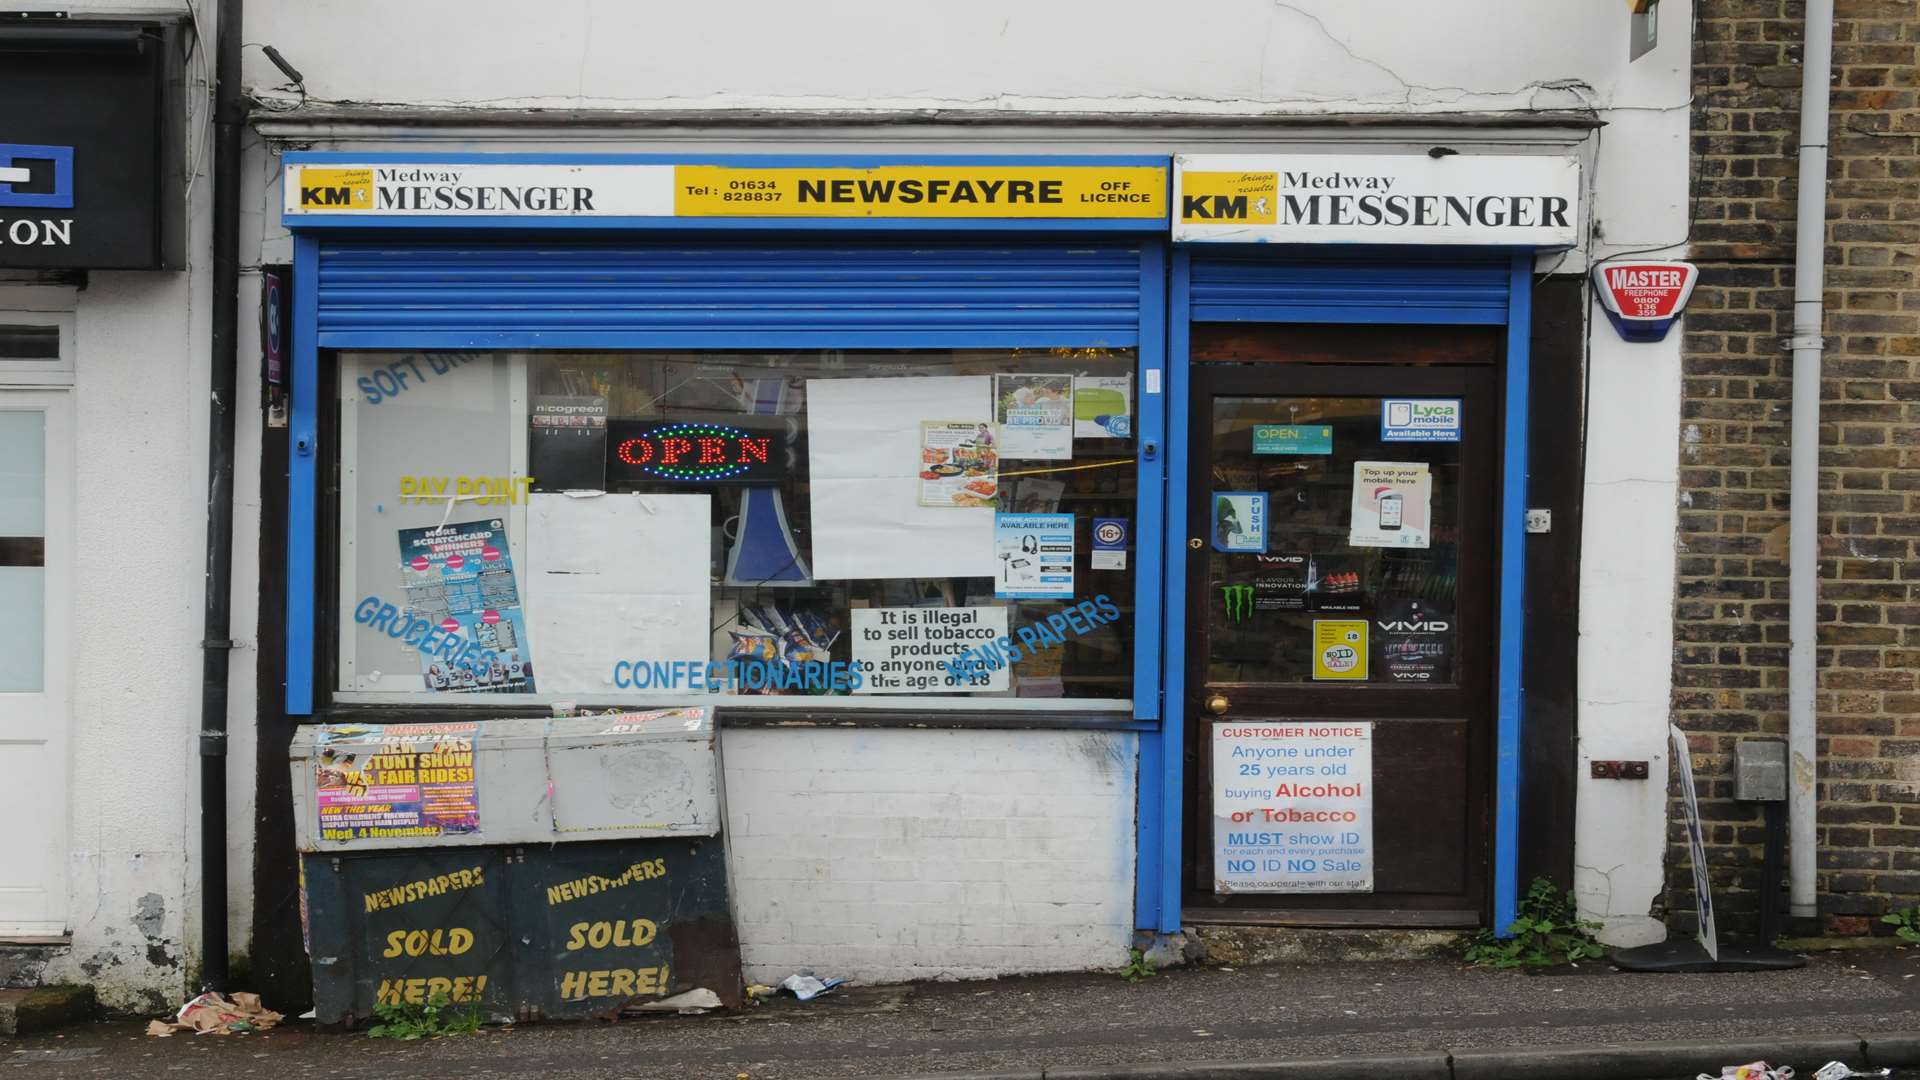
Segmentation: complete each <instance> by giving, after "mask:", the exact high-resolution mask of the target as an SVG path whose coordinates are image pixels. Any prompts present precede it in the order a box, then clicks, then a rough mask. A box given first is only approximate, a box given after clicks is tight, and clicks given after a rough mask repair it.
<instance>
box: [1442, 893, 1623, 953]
mask: <svg viewBox="0 0 1920 1080" xmlns="http://www.w3.org/2000/svg"><path fill="white" fill-rule="evenodd" d="M1598 929H1600V924H1599V923H1597V922H1592V921H1590V920H1586V919H1582V918H1580V916H1579V914H1578V913H1577V911H1576V909H1575V908H1574V904H1573V893H1572V892H1568V893H1566V894H1565V895H1562V894H1561V893H1560V892H1559V891H1557V890H1556V889H1554V887H1553V882H1551V881H1548V880H1547V879H1546V878H1535V879H1533V886H1532V887H1531V888H1529V889H1528V890H1527V895H1526V896H1525V897H1523V898H1522V899H1521V900H1520V917H1519V918H1517V919H1515V920H1513V924H1512V925H1511V926H1509V927H1507V933H1508V935H1509V936H1508V937H1504V938H1500V937H1495V936H1494V934H1493V931H1491V930H1482V931H1480V932H1479V933H1478V934H1476V935H1474V937H1473V940H1472V941H1471V942H1469V943H1468V944H1467V963H1469V964H1474V965H1476V966H1479V967H1491V968H1517V967H1551V966H1553V965H1555V964H1577V963H1579V962H1580V961H1582V960H1598V959H1599V958H1601V957H1603V956H1605V955H1606V954H1607V951H1606V949H1605V948H1603V947H1602V946H1601V944H1600V943H1599V942H1598V941H1595V940H1594V939H1593V932H1594V931H1595V930H1598Z"/></svg>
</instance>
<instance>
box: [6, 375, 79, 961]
mask: <svg viewBox="0 0 1920 1080" xmlns="http://www.w3.org/2000/svg"><path fill="white" fill-rule="evenodd" d="M73 487H74V475H73V402H72V394H71V392H69V391H66V390H37V389H36V390H5V389H0V822H4V823H5V825H4V826H0V937H16V938H17V937H40V936H51V935H58V934H64V933H66V932H67V883H66V869H65V868H66V857H67V797H68V777H69V769H68V761H67V732H68V730H69V728H70V726H71V717H70V716H69V714H68V707H69V701H68V692H69V688H68V664H69V651H70V645H69V641H68V619H69V615H70V610H71V607H72V597H73V499H74V492H73Z"/></svg>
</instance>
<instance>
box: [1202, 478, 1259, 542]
mask: <svg viewBox="0 0 1920 1080" xmlns="http://www.w3.org/2000/svg"><path fill="white" fill-rule="evenodd" d="M1213 550H1215V551H1253V552H1260V553H1265V552H1266V550H1267V493H1266V492H1264V491H1216V492H1214V493H1213Z"/></svg>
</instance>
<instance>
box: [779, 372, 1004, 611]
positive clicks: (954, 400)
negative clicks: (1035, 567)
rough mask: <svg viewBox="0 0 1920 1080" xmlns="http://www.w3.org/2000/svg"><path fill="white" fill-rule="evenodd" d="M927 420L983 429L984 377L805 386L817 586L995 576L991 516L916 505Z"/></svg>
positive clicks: (986, 416) (987, 407)
mask: <svg viewBox="0 0 1920 1080" xmlns="http://www.w3.org/2000/svg"><path fill="white" fill-rule="evenodd" d="M929 420H933V421H942V422H948V423H959V422H973V423H976V424H978V423H991V422H992V421H993V380H992V378H991V377H990V376H986V375H978V376H932V377H928V378H897V379H809V380H807V467H808V470H809V476H810V478H811V487H812V495H811V499H812V510H813V514H812V518H813V576H814V577H815V578H817V579H820V580H837V579H845V578H948V577H992V576H993V571H994V562H995V560H994V557H993V511H992V510H991V509H988V508H972V507H952V506H921V505H920V473H921V472H922V471H923V470H922V469H921V468H920V465H921V460H920V452H921V449H922V444H921V438H922V431H921V426H920V425H921V423H922V422H923V421H929Z"/></svg>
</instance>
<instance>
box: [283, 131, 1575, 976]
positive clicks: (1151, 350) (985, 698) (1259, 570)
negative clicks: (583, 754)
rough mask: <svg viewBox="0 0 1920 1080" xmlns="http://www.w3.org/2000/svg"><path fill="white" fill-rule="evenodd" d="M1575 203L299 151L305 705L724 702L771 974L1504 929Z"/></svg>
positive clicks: (1396, 176) (1038, 172) (291, 691)
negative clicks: (1538, 269)
mask: <svg viewBox="0 0 1920 1080" xmlns="http://www.w3.org/2000/svg"><path fill="white" fill-rule="evenodd" d="M1579 175H1580V173H1579V165H1578V162H1577V161H1575V160H1574V159H1572V158H1567V157H1560V156H1555V155H1551V154H1540V155H1536V156H1517V155H1515V156H1504V157H1489V156H1479V157H1475V156H1472V155H1468V156H1461V157H1452V158H1442V157H1438V156H1435V157H1428V156H1426V155H1424V154H1422V155H1417V156H1415V155H1398V154H1382V155H1375V156H1373V157H1372V158H1371V159H1368V158H1326V157H1319V158H1285V157H1266V158H1246V157H1232V158H1220V159H1210V158H1207V157H1205V156H1201V157H1195V158H1174V159H1171V160H1170V159H1169V158H1168V157H1167V156H1137V157H1044V158H1043V157H1030V158H1010V157H972V158H960V157H953V158H939V157H930V158H922V159H917V160H901V159H892V158H830V159H801V158H780V157H758V158H709V159H698V160H665V159H661V158H656V157H640V156H611V155H607V156H569V155H546V156H533V155H469V156H460V157H454V156H439V157H436V156H432V155H408V156H404V157H402V156H397V155H385V154H370V153H360V154H355V153H301V154H289V155H288V156H287V158H286V163H285V166H284V205H283V220H284V223H285V224H286V225H287V227H288V228H289V229H290V230H291V231H292V232H293V234H294V238H295V239H294V249H293V250H294V260H293V264H292V267H291V295H292V297H293V302H292V320H291V328H292V337H291V340H292V349H291V353H290V377H289V379H290V385H291V410H290V415H289V422H288V429H289V436H290V437H289V468H288V475H289V477H290V484H289V489H288V490H289V499H288V507H287V520H288V532H287V542H286V560H285V569H286V574H287V589H286V604H287V621H286V631H287V637H286V649H285V665H286V672H285V674H286V694H285V702H284V705H285V710H286V713H287V715H288V716H289V717H291V718H295V719H296V720H298V719H304V718H311V719H312V720H313V721H314V722H324V723H382V722H395V723H398V722H418V721H421V720H435V721H444V720H447V719H449V718H458V719H460V720H462V721H467V720H478V721H480V722H481V723H482V724H484V723H485V722H486V720H487V719H489V718H493V717H529V716H544V715H554V714H556V713H565V712H577V711H581V710H587V711H592V712H595V713H598V712H602V711H608V710H613V711H620V710H632V709H639V708H643V707H650V706H672V705H686V704H707V705H713V706H715V707H716V710H717V717H718V723H719V726H720V728H721V729H722V735H721V741H722V743H723V744H724V745H725V746H726V755H725V757H726V761H725V778H724V782H725V785H726V788H727V800H726V805H727V811H726V817H727V821H726V827H727V832H728V834H729V841H728V852H729V858H730V874H731V876H732V878H733V880H734V888H733V895H734V898H735V899H734V904H735V908H736V912H737V916H738V921H739V927H740V935H741V950H742V954H743V957H744V959H745V962H746V965H747V970H748V974H749V977H750V978H751V977H756V976H758V977H762V978H764V977H767V976H770V975H773V974H775V973H776V972H778V973H780V974H784V973H785V971H783V970H782V969H783V968H784V969H785V970H792V969H793V968H794V967H796V966H803V965H805V966H817V965H818V964H819V963H820V962H821V959H820V958H821V957H822V956H823V955H824V956H827V957H843V958H849V959H847V960H845V967H846V969H847V970H852V971H854V972H855V973H856V974H858V975H863V976H866V977H887V976H895V977H898V976H907V977H912V976H915V975H928V974H933V973H937V972H948V973H955V974H968V973H992V972H994V971H995V970H1017V969H1019V968H1021V967H1023V966H1024V967H1026V968H1028V969H1032V968H1035V967H1049V966H1051V967H1074V966H1095V965H1098V964H1102V963H1108V962H1117V961H1118V960H1119V959H1121V958H1123V957H1124V951H1125V949H1126V948H1127V946H1128V945H1129V944H1130V942H1131V940H1132V931H1134V930H1136V929H1139V930H1148V931H1171V930H1174V929H1177V928H1179V927H1180V926H1182V925H1184V924H1187V923H1192V922H1195V921H1202V922H1204V921H1234V922H1279V923H1288V924H1296V925H1362V926H1424V927H1474V926H1482V925H1488V924H1489V923H1492V924H1495V925H1504V924H1505V921H1506V920H1507V918H1508V917H1510V913H1511V912H1512V910H1513V905H1514V900H1515V892H1516V883H1517V882H1518V881H1519V880H1521V874H1522V873H1523V866H1522V863H1523V862H1524V861H1526V858H1527V856H1525V855H1524V854H1523V851H1522V849H1523V848H1524V847H1526V846H1527V845H1528V844H1529V843H1532V841H1530V840H1529V839H1528V837H1529V836H1536V835H1537V836H1538V837H1543V838H1544V839H1539V840H1538V842H1537V843H1535V844H1534V845H1533V846H1534V847H1535V848H1537V849H1538V850H1539V851H1550V849H1551V850H1558V851H1561V852H1563V853H1569V854H1570V849H1571V844H1572V838H1571V835H1570V826H1569V825H1568V824H1567V822H1566V820H1565V819H1564V818H1563V819H1561V820H1560V821H1558V822H1557V823H1554V822H1551V821H1548V820H1545V819H1544V818H1543V819H1542V820H1540V821H1538V822H1537V824H1535V825H1534V826H1532V827H1531V832H1529V830H1528V829H1523V828H1522V819H1523V817H1524V816H1526V813H1525V808H1526V807H1527V806H1529V805H1535V806H1537V807H1538V808H1539V809H1541V810H1542V811H1543V813H1544V814H1548V815H1550V813H1551V811H1552V810H1553V808H1554V806H1555V805H1556V800H1559V799H1563V798H1570V795H1568V794H1567V792H1570V783H1569V780H1570V778H1569V777H1568V776H1564V775H1560V774H1559V773H1558V772H1557V771H1556V770H1560V769H1561V768H1562V765H1560V764H1558V763H1557V762H1558V758H1559V757H1560V756H1561V754H1560V749H1559V747H1558V744H1557V743H1555V742H1554V741H1553V740H1554V739H1555V738H1557V737H1558V736H1557V735H1555V734H1553V733H1552V732H1548V733H1546V734H1544V735H1540V736H1538V737H1536V736H1535V735H1534V734H1532V733H1531V731H1530V729H1529V727H1528V718H1527V716H1526V715H1524V711H1523V708H1522V694H1521V688H1522V685H1523V682H1524V680H1525V678H1526V673H1527V671H1528V670H1530V668H1531V666H1532V665H1534V664H1535V663H1536V660H1535V657H1534V655H1533V652H1530V651H1529V648H1528V647H1524V646H1525V643H1526V642H1528V641H1529V630H1528V607H1529V605H1528V604H1527V603H1523V600H1524V599H1525V598H1527V597H1529V596H1531V595H1533V594H1532V593H1531V592H1530V591H1529V590H1530V589H1531V588H1532V585H1531V583H1532V582H1538V581H1541V580H1543V579H1542V577H1541V575H1542V574H1543V573H1544V574H1556V573H1557V574H1563V575H1565V576H1566V577H1567V578H1568V579H1572V578H1575V577H1577V567H1576V566H1575V565H1574V564H1573V563H1572V561H1571V560H1572V557H1573V556H1572V555H1571V554H1570V553H1571V551H1572V550H1573V548H1572V546H1571V545H1567V546H1565V547H1564V548H1563V549H1555V551H1556V552H1557V553H1556V554H1553V555H1551V556H1550V557H1549V558H1548V559H1547V560H1546V561H1545V563H1544V569H1542V567H1538V566H1536V567H1533V568H1530V567H1529V566H1528V564H1527V555H1528V549H1527V547H1526V543H1527V540H1528V537H1527V528H1526V510H1527V508H1528V507H1529V505H1533V506H1536V507H1542V506H1555V507H1558V508H1563V509H1562V513H1563V515H1564V514H1569V513H1570V514H1571V516H1573V517H1574V519H1575V520H1576V521H1577V509H1578V476H1579V473H1578V468H1579V462H1578V455H1577V446H1578V419H1579V417H1578V410H1579V407H1580V406H1579V401H1578V394H1577V393H1575V394H1572V395H1571V400H1570V402H1569V400H1568V399H1567V398H1566V396H1565V395H1562V394H1560V393H1559V392H1558V391H1557V390H1555V391H1550V392H1548V393H1545V394H1535V395H1530V393H1529V374H1530V362H1531V359H1532V358H1533V356H1534V354H1535V353H1536V352H1539V351H1540V349H1541V346H1540V344H1539V341H1540V340H1542V338H1543V335H1544V339H1545V340H1546V343H1547V344H1546V348H1547V349H1548V350H1555V349H1559V350H1566V351H1570V352H1572V353H1573V354H1574V355H1575V356H1576V357H1577V355H1578V352H1579V350H1580V348H1581V347H1582V340H1581V338H1580V336H1579V334H1580V331H1579V319H1578V318H1577V317H1572V318H1560V316H1561V315H1564V314H1565V313H1566V312H1568V311H1572V310H1573V303H1574V301H1577V300H1578V298H1579V295H1580V294H1579V292H1578V286H1577V284H1576V285H1575V286H1574V287H1573V289H1572V291H1571V292H1570V293H1566V294H1565V295H1562V293H1561V292H1560V291H1557V286H1554V287H1549V286H1544V285H1541V284H1538V283H1536V282H1535V281H1534V266H1535V255H1536V253H1537V252H1539V251H1541V250H1552V249H1556V248H1565V247H1568V246H1571V245H1573V244H1575V243H1576V241H1577V237H1578V235H1579V234H1578V224H1579V217H1580V212H1581V205H1580V198H1579V192H1580V187H1579ZM1542 289H1548V290H1549V291H1548V292H1547V293H1542V292H1541V290H1542ZM1536 294H1540V295H1543V296H1550V297H1551V298H1552V303H1553V305H1554V312H1555V319H1551V320H1545V321H1544V322H1543V321H1540V320H1536V318H1535V315H1534V312H1533V304H1534V299H1535V296H1536ZM1555 320H1558V321H1555ZM1548 324H1551V325H1548ZM1569 410H1571V421H1572V423H1571V430H1572V431H1573V436H1572V438H1573V440H1574V447H1575V450H1576V453H1575V454H1574V456H1573V458H1572V463H1571V464H1570V465H1560V466H1555V468H1558V469H1560V470H1561V473H1560V474H1555V475H1562V474H1564V475H1570V476H1571V477H1572V478H1573V483H1572V484H1571V485H1570V489H1571V490H1572V491H1573V495H1572V496H1571V498H1572V500H1573V504H1572V506H1571V508H1570V510H1569V509H1567V508H1566V504H1565V503H1564V502H1554V501H1551V500H1549V501H1545V502H1543V501H1540V500H1538V499H1536V500H1535V501H1534V502H1532V503H1531V504H1530V502H1529V499H1528V472H1529V440H1528V432H1529V430H1539V429H1540V428H1541V425H1542V423H1543V421H1545V422H1549V423H1550V424H1551V425H1552V426H1553V427H1554V430H1555V431H1556V432H1558V433H1559V434H1558V435H1554V436H1550V437H1549V438H1548V440H1547V441H1548V443H1549V445H1550V446H1551V447H1552V448H1554V449H1555V450H1556V451H1558V450H1562V449H1564V441H1563V439H1564V437H1565V429H1564V428H1563V427H1562V425H1563V423H1565V422H1566V421H1567V420H1568V419H1569ZM1536 460H1537V457H1536ZM1567 470H1572V471H1571V472H1570V473H1569V472H1567ZM1534 473H1535V477H1536V483H1537V482H1538V478H1539V477H1540V476H1541V475H1542V474H1541V472H1540V470H1539V469H1538V468H1536V469H1534ZM1539 539H1540V540H1542V541H1546V540H1547V539H1548V538H1546V537H1540V538H1539ZM1566 616H1567V612H1565V611H1564V610H1562V611H1560V612H1558V613H1557V614H1556V615H1555V616H1553V617H1550V618H1549V622H1552V621H1553V618H1560V619H1561V620H1563V621H1564V618H1565V617H1566ZM1558 625H1560V624H1559V623H1555V624H1554V626H1550V627H1548V628H1546V629H1545V630H1542V629H1540V628H1539V627H1538V626H1536V628H1535V630H1534V632H1533V640H1534V641H1535V642H1536V643H1537V644H1540V645H1542V646H1544V648H1541V649H1538V650H1535V651H1541V652H1548V653H1552V654H1553V656H1559V655H1560V650H1559V649H1558V648H1557V647H1556V646H1557V645H1558V644H1560V642H1559V639H1558V638H1557V637H1556V634H1558V633H1559V631H1558V630H1557V629H1555V628H1554V627H1555V626H1558ZM1566 656H1567V662H1568V663H1570V662H1571V661H1570V656H1571V654H1570V651H1569V652H1567V653H1566ZM1538 662H1539V663H1542V664H1546V665H1548V666H1549V667H1550V666H1551V664H1552V663H1553V662H1557V661H1554V660H1553V659H1552V657H1548V658H1546V659H1542V660H1540V661H1538ZM1570 723H1571V721H1570V718H1569V719H1568V721H1567V724H1566V725H1562V726H1565V727H1566V728H1567V730H1568V731H1569V732H1570ZM1556 730H1557V729H1556ZM1530 739H1532V740H1533V741H1529V740H1530ZM1535 759H1540V760H1543V761H1551V762H1556V763H1554V764H1551V765H1550V766H1549V767H1548V768H1546V769H1545V770H1544V771H1542V770H1534V771H1533V772H1532V774H1531V776H1530V778H1529V782H1530V783H1532V784H1533V785H1535V788H1536V793H1533V794H1530V793H1529V791H1528V790H1527V789H1524V788H1523V784H1522V764H1523V761H1532V760H1535ZM1568 760H1569V761H1570V759H1568ZM1564 768H1565V769H1566V770H1568V771H1570V768H1571V766H1570V764H1568V765H1565V766H1564ZM631 780H632V783H633V784H634V785H640V786H645V785H652V784H657V783H660V782H662V778H661V777H659V776H655V775H652V774H649V773H645V771H644V770H642V771H641V772H636V773H635V774H634V775H633V776H632V777H631ZM617 788H618V785H614V786H613V787H612V788H610V789H609V790H606V791H595V792H590V793H586V794H585V795H583V796H582V797H586V798H593V799H604V800H609V801H613V802H615V803H617V802H618V800H620V799H622V798H626V797H627V794H626V793H623V792H622V791H621V790H618V789H617ZM569 794H571V793H568V792H555V793H554V795H553V798H554V799H555V801H556V805H561V804H563V803H564V801H565V800H566V798H567V797H568V796H569ZM486 797H487V796H486V792H484V791H481V792H479V793H478V799H479V802H480V803H481V804H482V807H483V808H484V804H485V802H486ZM1529 800H1533V802H1532V803H1531V804H1530V803H1529ZM481 816H482V818H483V819H484V817H485V813H484V809H483V810H482V814H481ZM1536 854H1537V853H1536ZM1556 857H1558V856H1556V855H1553V854H1551V853H1549V854H1548V855H1545V856H1540V857H1539V858H1540V859H1544V860H1545V861H1547V862H1551V861H1552V860H1553V859H1554V858H1556ZM1536 861H1539V859H1536ZM875 939H877V943H876V940H875ZM996 950H997V951H996ZM1022 950H1024V951H1022ZM1016 952H1018V953H1019V955H1017V956H1016V955H1015V953H1016Z"/></svg>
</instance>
